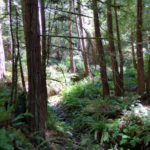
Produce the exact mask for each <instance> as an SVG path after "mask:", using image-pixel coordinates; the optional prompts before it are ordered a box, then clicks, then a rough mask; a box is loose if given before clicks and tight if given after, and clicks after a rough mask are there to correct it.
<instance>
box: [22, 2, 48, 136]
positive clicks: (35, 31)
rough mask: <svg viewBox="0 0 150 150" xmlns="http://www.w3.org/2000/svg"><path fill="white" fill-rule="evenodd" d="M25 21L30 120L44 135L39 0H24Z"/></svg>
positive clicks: (35, 128)
mask: <svg viewBox="0 0 150 150" xmlns="http://www.w3.org/2000/svg"><path fill="white" fill-rule="evenodd" d="M22 4H23V5H22V9H23V23H24V32H25V42H26V52H27V67H28V84H29V92H28V94H29V96H28V97H29V112H30V113H32V114H33V116H34V117H33V118H32V119H31V120H30V125H31V127H32V128H33V129H34V130H36V131H39V132H40V135H41V136H44V130H45V126H46V123H45V122H46V120H45V118H46V117H45V116H43V115H45V114H46V112H45V111H46V110H45V100H44V99H43V93H42V91H43V89H42V86H43V84H42V81H43V78H42V75H43V74H42V62H41V47H40V26H39V13H38V0H32V1H31V0H23V1H22Z"/></svg>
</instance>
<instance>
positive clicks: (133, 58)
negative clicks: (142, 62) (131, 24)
mask: <svg viewBox="0 0 150 150" xmlns="http://www.w3.org/2000/svg"><path fill="white" fill-rule="evenodd" d="M130 39H131V50H132V62H133V67H134V69H137V63H136V58H135V56H136V55H135V49H134V40H133V33H131V38H130Z"/></svg>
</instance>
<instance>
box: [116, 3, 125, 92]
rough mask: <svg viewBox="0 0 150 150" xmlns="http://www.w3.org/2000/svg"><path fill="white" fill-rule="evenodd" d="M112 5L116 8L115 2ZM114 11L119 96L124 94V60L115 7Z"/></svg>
mask: <svg viewBox="0 0 150 150" xmlns="http://www.w3.org/2000/svg"><path fill="white" fill-rule="evenodd" d="M114 5H115V6H116V0H114ZM114 10H115V22H116V30H117V43H118V51H119V63H120V88H121V94H123V93H124V82H123V81H124V79H123V65H124V58H123V53H122V49H121V39H120V29H119V23H118V13H117V7H114Z"/></svg>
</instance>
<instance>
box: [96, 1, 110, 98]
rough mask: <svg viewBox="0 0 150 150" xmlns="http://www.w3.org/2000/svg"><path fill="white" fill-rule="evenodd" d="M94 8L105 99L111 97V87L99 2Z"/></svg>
mask: <svg viewBox="0 0 150 150" xmlns="http://www.w3.org/2000/svg"><path fill="white" fill-rule="evenodd" d="M93 6H94V9H93V13H94V25H95V37H96V38H97V39H96V46H97V50H98V53H99V61H100V72H101V80H102V86H103V97H105V96H107V95H109V85H108V79H107V72H106V62H105V54H104V50H103V44H102V40H101V32H100V24H99V16H98V7H97V0H93Z"/></svg>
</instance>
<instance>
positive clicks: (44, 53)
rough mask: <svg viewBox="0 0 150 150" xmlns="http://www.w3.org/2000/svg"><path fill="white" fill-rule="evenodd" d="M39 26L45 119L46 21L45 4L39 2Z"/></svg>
mask: <svg viewBox="0 0 150 150" xmlns="http://www.w3.org/2000/svg"><path fill="white" fill-rule="evenodd" d="M40 2H41V23H42V24H41V25H42V96H43V98H42V100H43V101H44V102H45V106H44V114H43V118H44V120H46V118H47V83H46V58H47V51H46V21H45V2H44V0H41V1H40Z"/></svg>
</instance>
